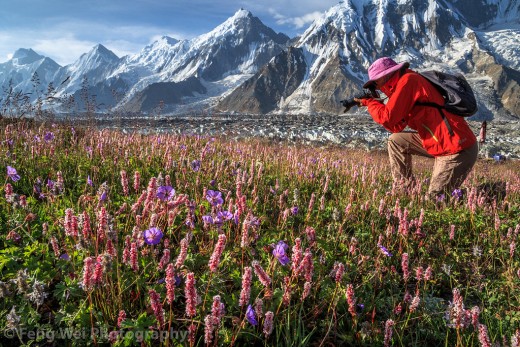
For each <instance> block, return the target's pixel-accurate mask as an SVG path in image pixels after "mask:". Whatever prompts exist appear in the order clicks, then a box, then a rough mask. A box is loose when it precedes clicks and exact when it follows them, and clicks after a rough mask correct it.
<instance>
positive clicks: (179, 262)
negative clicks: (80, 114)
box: [175, 238, 188, 269]
mask: <svg viewBox="0 0 520 347" xmlns="http://www.w3.org/2000/svg"><path fill="white" fill-rule="evenodd" d="M180 246H181V251H180V253H179V256H178V257H177V260H176V261H175V268H176V269H178V268H180V267H181V266H182V264H184V261H185V260H186V257H187V255H188V240H187V239H186V238H184V239H182V240H181V244H180Z"/></svg>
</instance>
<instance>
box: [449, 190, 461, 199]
mask: <svg viewBox="0 0 520 347" xmlns="http://www.w3.org/2000/svg"><path fill="white" fill-rule="evenodd" d="M462 195H463V193H462V190H460V189H455V190H454V191H453V192H452V193H451V196H452V197H454V198H455V199H457V200H459V199H462Z"/></svg>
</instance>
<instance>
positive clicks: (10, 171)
mask: <svg viewBox="0 0 520 347" xmlns="http://www.w3.org/2000/svg"><path fill="white" fill-rule="evenodd" d="M7 176H9V178H10V179H12V180H13V182H16V181H18V180H19V179H20V175H18V174H17V173H16V169H15V168H14V167H11V166H7Z"/></svg>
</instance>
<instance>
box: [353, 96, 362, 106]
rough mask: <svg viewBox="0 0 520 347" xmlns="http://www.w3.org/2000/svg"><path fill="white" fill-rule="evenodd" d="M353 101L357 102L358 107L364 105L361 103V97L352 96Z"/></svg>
mask: <svg viewBox="0 0 520 347" xmlns="http://www.w3.org/2000/svg"><path fill="white" fill-rule="evenodd" d="M354 101H355V102H357V104H358V107H362V106H364V105H363V104H362V103H361V99H358V98H354Z"/></svg>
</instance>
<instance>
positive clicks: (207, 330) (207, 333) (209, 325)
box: [204, 314, 215, 346]
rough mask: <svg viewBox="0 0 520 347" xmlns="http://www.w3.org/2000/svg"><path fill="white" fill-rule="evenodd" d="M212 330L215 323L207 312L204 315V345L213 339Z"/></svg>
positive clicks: (207, 344)
mask: <svg viewBox="0 0 520 347" xmlns="http://www.w3.org/2000/svg"><path fill="white" fill-rule="evenodd" d="M214 330H215V324H214V322H213V317H212V316H211V315H209V314H208V315H207V316H206V317H204V343H205V344H206V346H209V345H210V344H211V342H212V341H213V331H214Z"/></svg>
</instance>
